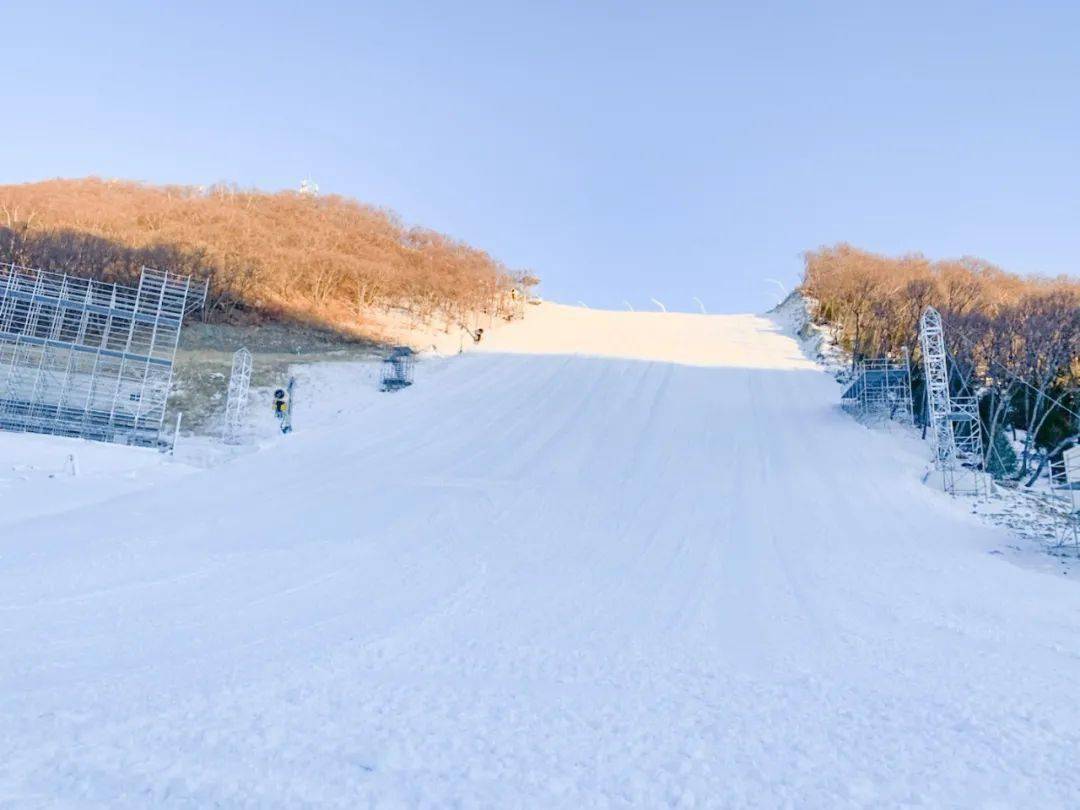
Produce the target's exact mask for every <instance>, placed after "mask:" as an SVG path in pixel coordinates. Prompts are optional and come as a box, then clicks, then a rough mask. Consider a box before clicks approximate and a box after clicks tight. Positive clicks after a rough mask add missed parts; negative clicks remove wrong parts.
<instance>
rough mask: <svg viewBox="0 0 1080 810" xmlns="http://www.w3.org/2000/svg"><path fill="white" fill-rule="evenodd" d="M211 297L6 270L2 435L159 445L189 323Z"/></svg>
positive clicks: (146, 276) (157, 284) (158, 285)
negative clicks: (174, 369) (18, 433)
mask: <svg viewBox="0 0 1080 810" xmlns="http://www.w3.org/2000/svg"><path fill="white" fill-rule="evenodd" d="M205 300H206V287H205V286H202V287H201V288H200V287H194V288H193V287H192V284H191V279H190V278H189V277H187V276H176V275H171V274H169V273H168V272H162V271H158V270H152V269H149V268H145V267H144V268H143V269H142V273H141V275H140V277H139V284H138V286H137V287H129V286H125V285H122V284H111V283H106V282H102V281H96V280H93V279H88V278H79V277H76V276H69V275H66V274H63V273H53V272H48V271H44V270H36V269H32V268H28V267H20V266H18V265H15V264H0V429H3V430H16V431H31V432H36V433H52V434H57V435H62V436H76V437H82V438H86V439H95V440H99V441H115V442H123V443H127V444H137V445H145V446H155V445H159V444H160V442H161V439H160V434H161V428H162V423H163V421H164V419H165V404H166V401H167V400H168V396H169V389H170V387H171V385H172V367H173V361H174V360H175V357H176V348H177V344H178V343H179V339H180V328H181V325H182V323H183V319H184V315H185V314H187V313H188V312H191V311H192V310H194V309H197V308H199V307H201V306H202V305H203V304H204V303H205Z"/></svg>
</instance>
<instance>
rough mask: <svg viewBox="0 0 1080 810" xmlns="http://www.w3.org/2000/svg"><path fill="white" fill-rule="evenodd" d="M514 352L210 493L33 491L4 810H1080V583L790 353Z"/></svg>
mask: <svg viewBox="0 0 1080 810" xmlns="http://www.w3.org/2000/svg"><path fill="white" fill-rule="evenodd" d="M486 341H487V338H485V344H483V345H482V346H481V349H482V351H479V352H476V353H472V354H467V355H465V356H462V357H460V358H452V359H447V360H443V361H429V362H428V363H426V364H424V365H425V368H423V369H421V373H420V375H419V377H420V379H419V381H418V383H417V384H416V385H415V386H413V387H412V388H411V389H408V390H406V391H403V392H400V393H397V394H393V395H375V394H371V393H370V391H368V390H367V389H365V391H364V392H360V391H359V388H357V386H356V385H355V384H344V382H343V381H349V380H352V379H353V377H350V376H349V375H350V374H354V372H352V371H350V368H353V367H348V366H327V367H326V368H324V369H323V370H322V371H321V372H320V373H321V374H322V377H319V378H317V379H312V380H309V381H307V382H306V383H305V384H304V387H303V388H301V393H302V394H304V395H305V396H308V397H309V401H311V407H310V408H309V409H308V411H307V413H306V414H305V411H304V409H303V408H302V407H298V409H297V423H296V432H294V433H293V434H292V435H290V436H289V437H287V438H285V439H282V440H278V441H276V442H274V443H272V444H270V445H269V446H265V447H264V448H263V449H261V450H260V451H259V452H254V453H251V454H248V455H246V456H242V457H240V458H238V459H236V460H234V461H232V462H230V463H228V464H224V465H221V466H218V467H216V468H213V469H209V470H204V471H196V472H191V473H190V474H187V475H164V474H158V473H155V472H154V468H147V469H145V470H143V471H142V472H141V473H140V476H139V481H140V482H142V486H141V488H137V489H134V490H133V489H132V487H133V484H132V480H131V479H130V477H124V481H123V486H122V487H120V488H119V489H118V490H117V494H116V496H115V497H112V498H105V496H103V495H101V494H100V491H99V490H101V488H100V487H99V488H98V490H94V492H96V493H97V495H98V496H100V497H99V499H98V500H97V501H94V502H88V499H89V498H90V497H91V496H90V495H87V494H86V493H83V495H82V496H81V499H80V503H79V505H77V506H75V507H73V508H71V509H70V510H69V511H64V512H60V513H51V514H41V515H39V516H36V517H35V516H33V515H29V516H28V514H27V510H26V509H22V510H12V512H11V513H9V512H8V511H7V510H8V506H7V503H6V502H5V500H4V499H5V498H7V497H9V496H7V495H5V494H4V492H5V491H0V537H2V540H0V806H2V807H20V808H21V807H50V808H51V807H110V808H127V807H132V808H135V807H138V808H141V807H159V806H163V807H192V808H206V807H230V808H233V807H287V808H298V807H349V808H353V807H367V806H379V807H382V806H386V807H401V806H404V807H413V806H419V807H454V806H461V807H497V808H510V807H530V808H531V807H536V808H557V807H567V808H583V807H648V808H654V807H666V806H680V807H748V808H749V807H753V808H770V807H814V808H817V807H820V808H842V807H897V806H903V807H934V808H938V807H1038V808H1053V807H1076V806H1078V805H1080V768H1078V767H1077V759H1078V754H1080V707H1078V701H1077V697H1076V694H1077V684H1078V683H1080V589H1078V588H1077V586H1076V585H1075V584H1074V583H1072V582H1069V581H1067V580H1066V579H1064V578H1054V577H1051V576H1047V575H1045V574H1040V573H1035V572H1032V571H1029V570H1025V569H1022V568H1019V567H1016V566H1013V565H1011V564H1009V563H1008V562H1006V561H1004V560H1003V559H1001V558H1000V557H998V556H995V555H992V554H989V553H988V551H989V550H990V549H992V548H994V547H995V546H997V545H1000V543H1001V542H1002V539H1003V538H1002V535H1000V534H997V533H995V531H993V530H990V529H987V528H985V527H983V526H982V525H980V524H978V523H976V522H975V521H974V520H973V519H972V518H971V517H970V516H969V515H967V514H966V513H965V511H964V508H963V506H962V505H958V504H957V503H954V502H952V501H950V500H949V499H948V498H946V497H945V496H943V495H941V494H940V493H936V492H934V491H932V490H930V489H929V488H927V487H924V486H923V485H921V484H920V483H919V475H920V473H921V471H922V468H923V465H924V458H925V448H924V447H923V446H921V445H919V444H917V443H915V442H914V441H911V442H910V443H908V442H907V441H906V440H904V439H902V438H898V437H896V436H893V435H886V434H882V433H875V432H872V431H868V430H866V429H865V428H863V427H861V426H859V425H858V424H857V423H855V422H854V421H852V420H850V419H849V418H847V417H846V416H844V415H843V414H842V413H840V412H839V410H838V408H837V398H838V395H839V389H838V387H837V386H836V384H835V383H834V382H833V381H832V380H831V379H830V378H829V376H828V375H826V374H824V373H822V371H821V370H819V369H818V368H816V367H815V366H814V365H813V364H812V363H811V362H809V361H808V360H806V359H804V358H803V356H802V355H801V354H800V352H799V348H798V346H797V344H796V342H795V341H794V340H793V339H792V338H790V337H787V336H785V335H784V334H783V333H782V331H781V330H780V328H779V327H777V326H776V325H774V324H773V323H772V322H771V321H769V320H767V319H765V318H759V317H752V316H709V317H706V316H692V315H677V314H670V315H668V314H645V313H641V314H635V313H606V312H593V311H588V310H584V309H575V308H566V307H557V306H554V305H544V306H542V307H539V308H530V312H529V317H528V319H527V320H526V321H525V322H524V323H522V324H516V325H512V326H508V327H506V328H504V329H502V330H500V331H498V332H496V333H493V334H492V335H490V343H488V342H486ZM316 392H318V393H319V394H320V395H321V397H322V400H321V401H320V402H319V403H318V405H317V406H316V404H315V402H314V401H312V400H313V398H314V395H315V393H316ZM300 401H301V402H303V400H300ZM0 438H11V437H0ZM17 438H19V440H20V441H22V442H26V441H29V439H28V438H27V437H17ZM42 441H48V440H42ZM6 446H7V445H5V444H2V443H0V450H2V449H3V448H4V447H6ZM87 475H88V473H86V472H85V471H84V477H86V476H87ZM53 483H54V484H55V483H56V482H55V481H53ZM8 514H13V515H15V517H11V518H9V517H5V515H8Z"/></svg>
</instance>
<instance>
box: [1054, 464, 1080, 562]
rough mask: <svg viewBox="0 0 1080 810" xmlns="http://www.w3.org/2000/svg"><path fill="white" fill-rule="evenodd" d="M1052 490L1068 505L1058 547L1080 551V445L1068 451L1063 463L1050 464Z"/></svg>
mask: <svg viewBox="0 0 1080 810" xmlns="http://www.w3.org/2000/svg"><path fill="white" fill-rule="evenodd" d="M1050 488H1051V492H1052V493H1053V494H1054V495H1055V496H1056V497H1057V498H1059V499H1060V500H1061V502H1063V503H1064V504H1065V505H1066V512H1065V520H1064V524H1063V525H1062V527H1061V533H1060V535H1059V537H1058V545H1061V546H1065V545H1071V546H1072V547H1073V549H1075V550H1080V445H1077V446H1076V447H1073V448H1071V449H1069V450H1066V451H1065V452H1064V453H1063V454H1062V456H1061V461H1058V462H1051V463H1050Z"/></svg>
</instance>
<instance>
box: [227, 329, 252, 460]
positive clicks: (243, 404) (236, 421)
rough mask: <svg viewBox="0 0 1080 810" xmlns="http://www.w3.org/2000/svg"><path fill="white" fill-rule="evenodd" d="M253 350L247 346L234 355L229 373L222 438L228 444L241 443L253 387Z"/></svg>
mask: <svg viewBox="0 0 1080 810" xmlns="http://www.w3.org/2000/svg"><path fill="white" fill-rule="evenodd" d="M252 365H253V364H252V359H251V352H249V351H248V350H247V348H245V347H241V348H239V349H237V350H236V353H235V354H234V355H233V361H232V372H231V373H230V374H229V392H228V396H227V397H226V400H225V426H224V428H223V430H222V434H221V440H222V441H223V442H225V443H226V444H239V443H240V436H241V432H242V429H243V425H244V412H245V411H246V410H247V398H248V389H249V388H250V387H251V369H252Z"/></svg>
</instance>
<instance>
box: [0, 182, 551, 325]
mask: <svg viewBox="0 0 1080 810" xmlns="http://www.w3.org/2000/svg"><path fill="white" fill-rule="evenodd" d="M0 261H2V262H14V263H16V264H21V265H25V266H30V267H38V268H44V269H49V270H59V271H65V272H72V273H77V274H79V275H89V276H94V277H99V278H105V279H109V280H117V281H132V280H133V279H134V278H136V277H137V275H138V272H139V268H140V267H141V266H143V265H147V266H153V267H158V268H162V269H168V270H170V271H175V272H179V273H185V274H191V275H194V276H196V277H198V278H209V279H210V296H211V298H210V300H211V304H212V305H211V306H210V307H209V308H208V309H207V317H208V318H211V319H233V320H235V319H238V318H239V319H248V320H251V319H262V318H291V319H298V320H305V321H311V322H317V323H320V324H323V325H330V326H333V327H335V328H339V329H347V330H350V331H356V332H361V333H362V332H363V331H364V325H365V313H369V312H370V311H371V310H372V309H373V308H384V309H388V310H389V309H399V310H404V311H406V312H408V313H409V314H410V315H412V316H413V317H415V318H417V319H419V320H423V321H426V322H431V323H437V324H442V323H445V324H446V326H447V327H448V328H449V327H452V326H453V325H455V324H456V323H457V322H460V321H463V320H465V318H466V317H467V315H468V314H469V313H477V312H493V311H494V312H496V313H501V312H503V311H504V310H505V309H506V308H507V307H509V305H510V295H511V290H513V289H514V287H515V286H520V285H521V284H524V285H525V286H529V285H531V284H535V283H536V279H535V278H534V277H533V276H531V275H530V274H528V273H525V272H512V271H511V270H510V269H508V268H507V267H505V266H504V265H503V264H502V263H501V262H499V261H498V260H497V259H495V258H493V257H492V256H490V255H489V254H487V253H486V252H484V251H482V250H479V249H477V248H474V247H471V246H469V245H466V244H464V243H462V242H460V241H457V240H455V239H452V238H450V237H448V236H445V235H443V234H440V233H436V232H435V231H431V230H427V229H424V228H416V227H406V226H405V225H404V224H403V223H402V222H401V220H400V219H399V218H398V217H397V216H396V215H395V214H394V213H393V212H391V211H388V210H386V209H382V208H376V207H373V206H369V205H364V204H362V203H359V202H356V201H354V200H349V199H345V198H342V197H337V196H326V195H323V196H315V195H308V194H303V193H299V192H279V193H272V194H271V193H265V192H260V191H249V190H243V189H238V188H235V187H231V186H224V185H220V186H212V187H209V188H196V187H190V186H149V185H144V184H139V183H132V182H119V181H106V180H99V179H94V178H90V179H83V180H51V181H47V182H42V183H30V184H25V185H14V186H0Z"/></svg>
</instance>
